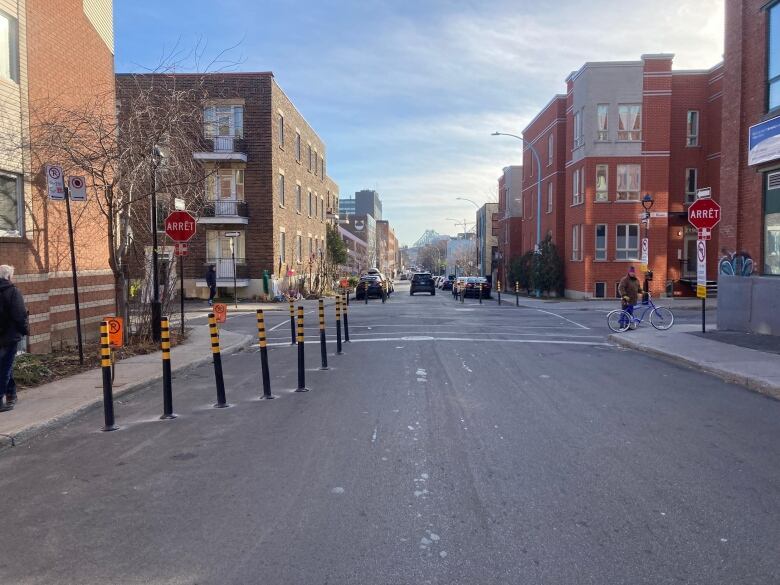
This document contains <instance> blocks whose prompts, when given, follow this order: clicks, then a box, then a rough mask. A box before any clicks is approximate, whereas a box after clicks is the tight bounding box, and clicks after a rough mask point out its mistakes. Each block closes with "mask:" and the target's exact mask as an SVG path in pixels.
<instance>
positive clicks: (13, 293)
mask: <svg viewBox="0 0 780 585" xmlns="http://www.w3.org/2000/svg"><path fill="white" fill-rule="evenodd" d="M13 276H14V267H13V266H8V265H7V264H3V265H2V266H0V412H6V411H8V410H11V409H12V408H13V407H14V404H16V383H15V382H14V360H15V359H16V351H17V349H18V348H19V342H20V341H21V340H22V337H24V336H25V335H28V334H29V329H28V325H27V309H26V308H25V306H24V299H23V298H22V293H21V292H19V289H18V288H16V287H15V286H14V285H13V283H12V282H11V279H12V278H13ZM3 399H5V403H3Z"/></svg>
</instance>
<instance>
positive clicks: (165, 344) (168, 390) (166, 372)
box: [160, 317, 176, 420]
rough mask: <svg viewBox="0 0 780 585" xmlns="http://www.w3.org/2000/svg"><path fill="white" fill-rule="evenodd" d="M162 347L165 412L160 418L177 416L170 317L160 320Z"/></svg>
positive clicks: (165, 418)
mask: <svg viewBox="0 0 780 585" xmlns="http://www.w3.org/2000/svg"><path fill="white" fill-rule="evenodd" d="M160 349H162V361H163V362H162V364H163V414H162V416H161V417H160V420H167V419H171V418H176V415H175V414H173V382H172V381H171V330H170V323H169V321H168V317H163V318H162V320H161V322H160Z"/></svg>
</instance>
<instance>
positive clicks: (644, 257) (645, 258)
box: [640, 237, 650, 272]
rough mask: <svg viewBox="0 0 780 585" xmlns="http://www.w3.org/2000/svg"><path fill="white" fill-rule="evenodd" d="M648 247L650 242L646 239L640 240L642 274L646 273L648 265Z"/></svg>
mask: <svg viewBox="0 0 780 585" xmlns="http://www.w3.org/2000/svg"><path fill="white" fill-rule="evenodd" d="M649 245H650V240H649V239H648V238H646V237H645V238H642V266H641V268H640V269H641V270H642V272H647V264H648V262H647V261H648V255H649V252H648V248H649Z"/></svg>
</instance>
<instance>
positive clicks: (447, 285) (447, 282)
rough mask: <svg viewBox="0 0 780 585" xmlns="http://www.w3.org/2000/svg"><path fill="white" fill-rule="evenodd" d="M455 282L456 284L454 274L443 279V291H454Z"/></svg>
mask: <svg viewBox="0 0 780 585" xmlns="http://www.w3.org/2000/svg"><path fill="white" fill-rule="evenodd" d="M453 282H455V275H454V274H450V275H449V276H447V277H444V278H442V282H441V290H452V283H453Z"/></svg>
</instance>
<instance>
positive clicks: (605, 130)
mask: <svg viewBox="0 0 780 585" xmlns="http://www.w3.org/2000/svg"><path fill="white" fill-rule="evenodd" d="M596 132H597V134H596V140H601V141H604V140H608V139H609V104H599V105H597V106H596Z"/></svg>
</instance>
